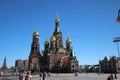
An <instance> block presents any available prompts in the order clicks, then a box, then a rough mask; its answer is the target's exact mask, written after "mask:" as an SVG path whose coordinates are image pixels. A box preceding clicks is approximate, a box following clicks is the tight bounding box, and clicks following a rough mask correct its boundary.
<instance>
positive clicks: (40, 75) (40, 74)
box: [39, 72, 42, 80]
mask: <svg viewBox="0 0 120 80" xmlns="http://www.w3.org/2000/svg"><path fill="white" fill-rule="evenodd" d="M39 77H40V80H42V73H41V72H40V73H39Z"/></svg>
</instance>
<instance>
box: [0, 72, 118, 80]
mask: <svg viewBox="0 0 120 80" xmlns="http://www.w3.org/2000/svg"><path fill="white" fill-rule="evenodd" d="M74 75H75V74H73V73H66V74H63V73H62V74H51V76H50V77H48V76H46V78H45V80H107V77H108V76H109V75H110V74H100V75H99V74H96V73H88V74H86V73H78V76H74ZM0 80H19V79H18V76H16V77H15V76H13V77H9V79H8V78H6V79H0ZM32 80H42V79H40V77H39V75H32ZM114 80H120V74H117V79H114Z"/></svg>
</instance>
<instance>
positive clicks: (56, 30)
mask: <svg viewBox="0 0 120 80" xmlns="http://www.w3.org/2000/svg"><path fill="white" fill-rule="evenodd" d="M59 22H60V20H59V19H58V13H56V19H55V32H59V31H60V30H59Z"/></svg>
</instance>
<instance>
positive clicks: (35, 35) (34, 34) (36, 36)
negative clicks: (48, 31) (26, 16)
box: [33, 24, 39, 38]
mask: <svg viewBox="0 0 120 80" xmlns="http://www.w3.org/2000/svg"><path fill="white" fill-rule="evenodd" d="M37 30H38V24H35V32H34V33H33V37H35V38H39V33H38V32H37Z"/></svg>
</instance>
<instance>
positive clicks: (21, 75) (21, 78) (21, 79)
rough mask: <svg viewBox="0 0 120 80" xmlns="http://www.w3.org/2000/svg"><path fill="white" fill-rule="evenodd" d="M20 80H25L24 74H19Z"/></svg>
mask: <svg viewBox="0 0 120 80" xmlns="http://www.w3.org/2000/svg"><path fill="white" fill-rule="evenodd" d="M19 80H23V74H22V73H21V72H19Z"/></svg>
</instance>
